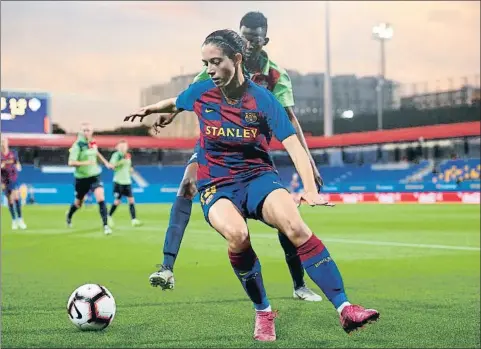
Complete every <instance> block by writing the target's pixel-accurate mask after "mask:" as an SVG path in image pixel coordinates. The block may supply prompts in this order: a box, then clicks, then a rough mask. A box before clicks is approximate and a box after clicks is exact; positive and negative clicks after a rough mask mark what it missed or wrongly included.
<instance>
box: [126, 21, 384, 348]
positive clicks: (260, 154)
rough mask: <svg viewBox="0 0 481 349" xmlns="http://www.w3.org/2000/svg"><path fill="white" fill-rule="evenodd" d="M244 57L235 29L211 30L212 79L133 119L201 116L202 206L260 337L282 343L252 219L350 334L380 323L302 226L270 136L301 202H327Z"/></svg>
mask: <svg viewBox="0 0 481 349" xmlns="http://www.w3.org/2000/svg"><path fill="white" fill-rule="evenodd" d="M243 57H244V41H243V40H242V38H241V37H240V36H239V35H238V34H237V33H236V32H235V31H232V30H218V31H215V32H213V33H212V34H210V35H209V36H208V37H207V38H206V39H205V41H204V44H203V45H202V61H203V62H204V64H205V65H206V66H207V72H208V74H209V76H210V78H211V80H207V81H202V82H197V83H194V84H192V85H190V86H189V88H188V89H187V90H185V91H184V92H182V93H181V94H180V95H179V96H178V97H177V98H171V99H167V100H163V101H160V102H158V103H157V104H154V105H152V106H149V107H145V108H142V109H141V110H140V111H138V112H136V113H134V114H131V115H130V116H131V117H133V116H144V115H147V114H149V113H151V112H155V113H177V112H179V111H182V110H190V111H194V112H195V113H196V114H197V116H198V117H199V124H200V130H201V135H200V149H199V152H198V154H197V157H198V164H199V169H198V173H197V179H198V189H199V193H200V200H201V204H202V209H203V211H204V216H205V219H206V221H207V222H208V223H209V224H210V225H211V226H212V227H213V228H214V229H215V230H217V232H219V233H220V234H221V235H222V236H223V237H224V238H225V239H226V240H227V244H228V255H229V259H230V262H231V265H232V267H233V269H234V272H235V274H236V275H237V277H238V278H239V280H240V282H241V284H242V286H243V287H244V289H245V291H246V293H247V295H248V296H249V298H250V299H251V300H252V302H253V303H254V308H255V310H256V317H255V318H256V320H255V329H254V338H255V339H257V340H260V341H274V340H275V339H276V333H275V325H274V319H275V317H276V316H275V315H276V313H275V312H273V311H272V309H271V306H270V303H269V300H268V298H267V295H266V291H265V288H264V284H263V280H262V273H261V265H260V262H259V260H258V258H257V256H256V253H255V252H254V250H253V248H252V246H251V242H250V238H249V230H248V227H247V224H246V219H247V218H253V219H257V220H261V221H263V222H264V223H266V224H268V225H270V226H272V227H274V228H276V229H278V230H279V231H281V232H283V233H284V234H285V235H286V236H287V237H288V239H289V240H290V241H291V242H292V243H293V244H294V246H295V247H296V249H297V254H298V255H299V257H300V259H301V261H302V264H303V267H304V268H305V270H306V272H307V274H308V275H309V276H310V277H311V279H312V280H313V281H314V282H315V283H316V284H317V285H318V286H319V287H320V288H321V290H322V291H323V292H324V294H325V295H326V297H327V298H328V299H329V300H330V301H331V302H332V304H333V305H334V307H335V308H336V309H337V311H338V312H339V314H340V321H341V325H342V327H343V328H344V330H345V331H346V332H351V331H353V330H355V329H357V328H360V327H362V326H363V325H364V324H366V323H368V322H371V321H376V320H377V319H378V317H379V313H378V312H377V311H376V310H373V309H364V308H363V307H361V306H358V305H352V304H350V303H349V302H348V298H347V296H346V293H345V291H344V285H343V281H342V278H341V275H340V273H339V270H338V268H337V266H336V264H335V263H334V261H333V258H332V257H331V256H330V254H329V252H328V250H327V248H326V247H325V246H324V244H323V243H322V242H321V241H320V240H319V239H318V238H317V237H316V235H314V234H313V233H312V231H311V230H310V229H309V227H308V226H307V225H306V224H305V223H304V221H303V220H302V218H301V216H300V214H299V212H298V210H297V207H296V204H295V203H294V201H293V200H292V198H291V196H290V194H289V192H288V191H287V190H286V188H285V187H284V186H283V185H282V184H281V180H280V178H279V175H278V173H277V171H276V169H275V167H274V164H273V162H272V158H271V156H270V155H269V152H268V144H269V142H270V140H271V138H272V134H273V135H274V136H275V137H276V138H277V139H278V140H279V141H281V142H282V144H283V145H284V147H285V148H286V150H287V152H288V153H289V155H290V157H291V158H292V161H293V163H294V165H295V167H296V170H297V172H298V173H299V175H300V177H301V179H302V182H303V184H304V190H305V192H304V193H303V194H302V199H303V200H304V201H305V202H306V203H308V204H309V205H311V206H315V205H325V204H326V203H325V202H324V201H323V200H322V199H321V197H320V195H319V194H318V192H317V188H316V183H315V180H314V176H313V173H312V168H311V164H310V162H309V158H308V155H307V153H306V151H305V149H304V148H303V147H302V146H301V143H300V142H299V140H298V138H297V137H296V135H295V130H294V128H293V126H292V124H291V122H290V121H289V119H288V117H287V114H286V112H285V110H284V109H283V108H282V106H281V104H280V103H279V102H278V101H277V100H276V98H275V97H274V95H272V93H271V92H269V91H268V90H267V89H265V88H262V87H260V86H257V85H256V84H255V83H253V82H252V81H251V80H249V79H248V78H247V77H246V71H245V68H244V65H243Z"/></svg>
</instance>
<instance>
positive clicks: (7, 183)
mask: <svg viewBox="0 0 481 349" xmlns="http://www.w3.org/2000/svg"><path fill="white" fill-rule="evenodd" d="M21 170H22V165H20V160H19V159H18V155H17V153H16V152H14V151H13V150H11V149H10V147H9V146H8V139H7V138H5V137H2V169H1V174H2V191H3V192H5V195H6V197H7V200H8V210H9V211H10V215H11V216H12V230H17V229H18V228H20V229H27V226H26V224H25V222H24V221H23V218H22V203H21V202H20V196H19V194H18V185H17V177H18V172H19V171H21ZM14 204H15V207H14V206H13V205H14Z"/></svg>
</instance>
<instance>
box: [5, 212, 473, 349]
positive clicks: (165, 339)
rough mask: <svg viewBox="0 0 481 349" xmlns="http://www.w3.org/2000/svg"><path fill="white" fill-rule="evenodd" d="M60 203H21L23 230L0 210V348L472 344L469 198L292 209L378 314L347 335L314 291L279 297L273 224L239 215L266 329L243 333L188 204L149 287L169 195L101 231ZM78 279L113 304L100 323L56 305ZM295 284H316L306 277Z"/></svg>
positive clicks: (236, 292)
mask: <svg viewBox="0 0 481 349" xmlns="http://www.w3.org/2000/svg"><path fill="white" fill-rule="evenodd" d="M66 210H67V207H65V206H29V207H25V208H24V217H25V221H26V223H27V224H28V230H27V231H11V229H10V218H9V213H8V211H7V210H6V209H5V208H2V225H1V226H2V241H1V242H2V247H1V251H2V263H1V272H2V275H1V276H2V279H1V282H2V286H1V287H2V338H1V339H2V347H4V348H9V347H25V348H27V347H56V348H59V347H64V348H67V347H77V348H78V347H92V348H93V347H103V348H107V347H117V348H121V347H138V348H140V347H184V348H186V347H204V348H208V347H232V348H239V347H297V348H302V347H310V348H328V347H329V348H368V347H369V348H408V347H409V348H413V347H417V348H428V347H430V348H440V347H453V348H456V347H459V348H461V347H462V348H467V347H470V348H474V347H478V348H479V347H480V332H479V331H480V264H479V262H480V250H479V246H480V221H479V205H474V206H464V205H339V206H337V207H335V208H332V209H330V208H309V207H306V208H302V215H303V217H304V218H305V220H306V221H307V223H308V224H309V225H310V227H311V228H312V229H313V230H314V231H315V232H316V233H317V235H318V236H319V237H320V238H321V239H323V240H324V242H325V244H326V245H327V247H328V248H329V250H330V252H331V255H332V256H333V257H334V259H335V260H336V262H337V264H338V266H339V268H340V269H341V272H342V274H343V277H344V283H345V286H346V290H347V294H348V296H349V297H350V300H351V302H353V303H359V304H362V305H364V306H366V307H372V308H376V309H378V310H379V311H380V312H381V319H380V320H379V322H378V323H376V324H373V325H371V326H368V327H367V328H366V329H364V330H363V331H360V332H355V333H354V334H353V335H351V336H348V335H347V334H346V333H344V331H343V330H342V329H341V327H340V325H339V319H338V315H337V312H336V311H335V310H334V308H333V307H332V305H331V304H330V303H329V301H327V300H326V299H324V300H323V301H322V302H321V303H308V302H302V301H298V300H294V299H293V298H292V284H291V280H290V276H289V273H288V270H287V266H286V264H285V262H284V259H283V253H282V249H281V247H280V245H279V242H278V240H277V235H276V233H275V232H274V231H273V230H272V229H270V228H268V227H267V226H264V225H262V224H260V223H258V222H251V223H250V230H251V234H252V241H253V245H254V248H255V250H256V252H257V254H258V256H259V258H260V261H261V263H262V268H263V275H264V281H265V285H266V288H267V292H268V295H269V298H270V300H271V303H272V306H273V308H274V309H277V310H279V318H278V319H277V320H276V327H277V335H278V340H277V342H275V343H267V344H263V343H257V342H255V341H254V340H253V339H252V335H253V315H254V313H253V309H252V306H251V304H250V302H249V301H248V299H247V296H246V295H245V294H244V292H243V289H242V287H241V285H240V283H239V281H238V280H237V278H236V277H235V275H234V273H233V272H232V270H231V267H230V264H229V261H228V258H227V251H226V244H225V241H224V240H223V239H222V238H221V237H220V236H219V235H218V234H217V233H215V232H214V231H213V230H212V229H211V228H210V227H209V226H208V225H207V224H206V223H205V222H204V219H203V216H202V213H201V210H200V207H199V206H198V205H197V204H196V205H194V209H193V216H192V218H191V221H190V225H189V227H188V229H187V232H186V234H185V237H184V241H183V246H182V249H181V251H180V255H179V259H178V261H177V264H176V268H175V277H176V288H175V290H173V291H164V292H162V291H160V290H159V289H156V288H152V287H151V286H150V285H149V282H148V276H149V275H150V273H152V272H153V271H154V270H155V264H157V263H160V262H161V260H162V259H161V250H162V245H163V240H164V232H165V229H166V227H167V224H168V215H169V210H170V205H139V206H138V208H137V210H138V216H139V218H140V219H141V220H142V221H143V222H144V225H143V226H142V227H140V228H136V229H134V228H131V227H130V219H129V215H128V206H127V205H125V204H124V205H123V206H122V207H120V208H119V209H118V210H117V212H116V214H115V217H114V218H115V220H116V227H115V228H114V233H113V235H112V236H104V234H103V232H102V230H101V229H100V228H101V224H100V218H99V216H98V209H97V207H96V205H94V206H90V207H87V208H83V209H82V210H81V211H79V212H77V214H76V216H75V217H74V228H73V229H71V230H68V229H67V228H65V223H64V216H65V211H66ZM85 283H100V284H102V285H104V286H106V287H107V288H108V289H109V290H110V291H111V292H112V293H113V295H114V297H115V299H116V302H117V315H116V318H115V321H114V322H113V323H112V325H111V326H110V327H109V328H107V329H106V330H105V331H103V332H97V333H91V332H89V333H83V332H79V331H78V330H77V329H76V328H75V327H74V326H73V325H72V324H71V323H70V321H69V319H68V316H67V312H66V302H67V299H68V297H69V295H70V293H71V292H72V291H73V290H74V289H75V288H76V287H78V286H80V285H82V284H85ZM308 285H309V286H311V287H313V288H314V289H315V290H318V289H317V287H315V285H314V284H313V283H312V282H311V281H310V280H308Z"/></svg>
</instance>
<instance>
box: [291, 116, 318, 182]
mask: <svg viewBox="0 0 481 349" xmlns="http://www.w3.org/2000/svg"><path fill="white" fill-rule="evenodd" d="M284 109H285V110H286V112H287V116H289V120H291V122H292V126H294V129H295V130H296V134H297V138H298V139H299V142H300V143H301V145H302V147H303V148H304V149H305V150H306V152H307V156H308V157H309V161H310V162H311V167H312V171H313V174H314V180H315V181H316V184H317V186H318V189H320V188H321V187H322V186H323V184H324V182H323V180H322V177H321V174H320V173H319V170H318V169H317V166H316V163H315V161H314V159H313V157H312V155H311V152H310V150H309V147H308V146H307V142H306V138H305V137H304V132H302V127H301V124H300V123H299V120H298V119H297V117H296V114H294V110H293V109H292V107H286V108H284Z"/></svg>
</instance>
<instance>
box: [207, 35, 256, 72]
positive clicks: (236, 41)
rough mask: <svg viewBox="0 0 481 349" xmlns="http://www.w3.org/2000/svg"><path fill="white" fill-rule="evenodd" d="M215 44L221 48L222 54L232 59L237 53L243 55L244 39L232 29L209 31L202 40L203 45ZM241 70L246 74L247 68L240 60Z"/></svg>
mask: <svg viewBox="0 0 481 349" xmlns="http://www.w3.org/2000/svg"><path fill="white" fill-rule="evenodd" d="M207 44H215V45H216V46H218V47H219V48H221V49H222V51H223V52H224V54H225V55H226V56H227V57H229V58H230V59H234V56H235V55H236V54H237V53H240V54H241V55H242V58H244V57H245V40H244V39H243V38H242V37H241V36H240V35H239V34H237V33H236V32H235V31H234V30H230V29H221V30H216V31H215V32H212V33H210V34H209V35H208V36H207V37H206V38H205V40H204V44H203V45H207ZM242 71H243V72H244V75H246V76H247V70H246V68H245V65H244V62H242Z"/></svg>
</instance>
